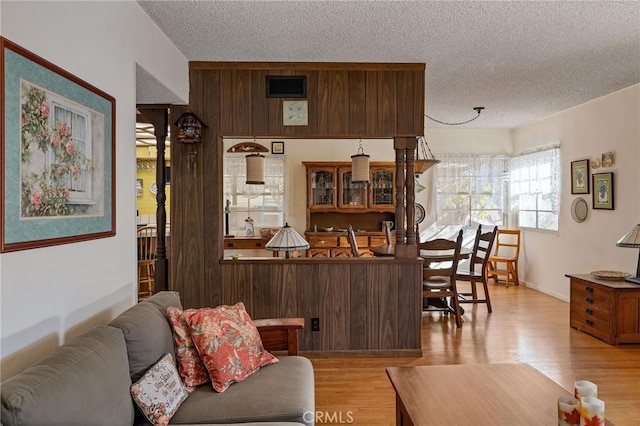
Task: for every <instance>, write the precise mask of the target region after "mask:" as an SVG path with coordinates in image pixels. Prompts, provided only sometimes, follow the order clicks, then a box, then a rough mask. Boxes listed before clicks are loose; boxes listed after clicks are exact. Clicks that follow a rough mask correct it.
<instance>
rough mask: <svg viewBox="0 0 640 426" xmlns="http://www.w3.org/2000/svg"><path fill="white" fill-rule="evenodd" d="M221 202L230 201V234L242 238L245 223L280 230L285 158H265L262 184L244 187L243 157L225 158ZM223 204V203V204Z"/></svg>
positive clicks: (283, 201) (284, 192) (228, 156)
mask: <svg viewBox="0 0 640 426" xmlns="http://www.w3.org/2000/svg"><path fill="white" fill-rule="evenodd" d="M223 163H224V172H223V173H224V179H223V180H224V186H223V188H224V199H225V200H229V201H230V203H231V204H230V214H229V225H230V232H231V233H232V234H236V235H238V234H242V232H241V231H242V229H243V227H244V224H245V219H246V218H247V217H251V218H252V219H253V224H254V226H255V228H256V234H257V232H258V231H257V230H258V228H260V227H274V226H283V225H284V217H285V216H286V208H287V197H286V194H287V182H286V173H285V170H286V156H285V155H268V154H267V155H265V165H264V171H265V184H264V185H247V184H246V183H245V182H246V180H247V167H246V160H245V155H244V154H225V155H224V159H223ZM225 202H226V201H225Z"/></svg>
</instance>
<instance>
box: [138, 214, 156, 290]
mask: <svg viewBox="0 0 640 426" xmlns="http://www.w3.org/2000/svg"><path fill="white" fill-rule="evenodd" d="M157 241H158V232H157V228H156V226H155V225H148V226H145V227H142V228H140V229H138V298H145V297H149V296H151V295H152V294H153V288H154V285H155V281H156V279H155V278H156V244H157Z"/></svg>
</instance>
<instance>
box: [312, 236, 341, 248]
mask: <svg viewBox="0 0 640 426" xmlns="http://www.w3.org/2000/svg"><path fill="white" fill-rule="evenodd" d="M309 245H310V246H311V248H321V247H328V248H331V247H337V246H338V238H336V237H329V236H327V237H309Z"/></svg>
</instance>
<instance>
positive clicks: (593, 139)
mask: <svg viewBox="0 0 640 426" xmlns="http://www.w3.org/2000/svg"><path fill="white" fill-rule="evenodd" d="M513 135H514V153H516V154H517V153H519V152H523V151H527V150H530V149H533V148H535V147H539V146H544V145H548V144H550V143H553V142H560V151H561V162H562V182H561V185H562V186H561V191H562V199H561V206H560V222H559V232H558V233H557V234H556V233H543V232H535V231H525V232H524V235H523V242H524V249H523V252H522V259H521V262H520V267H521V275H522V278H523V279H524V280H525V281H526V282H527V284H528V285H530V286H532V287H534V288H537V289H539V290H541V291H543V292H546V293H549V294H552V295H555V296H557V297H559V298H561V299H564V300H568V299H569V280H568V279H567V278H566V277H564V274H567V273H583V274H585V273H589V272H591V271H594V270H598V269H614V270H622V271H627V272H631V273H634V274H635V268H636V265H637V260H638V250H637V249H628V248H618V247H616V246H615V243H616V241H617V240H618V239H619V238H620V237H622V235H624V234H625V233H627V232H628V231H629V230H630V229H631V227H632V226H633V225H635V224H637V223H640V168H639V167H638V164H640V85H635V86H632V87H629V88H626V89H624V90H621V91H618V92H615V93H613V94H610V95H607V96H604V97H602V98H598V99H595V100H592V101H590V102H587V103H585V104H583V105H579V106H577V107H574V108H571V109H569V110H566V111H563V112H561V113H558V114H555V115H553V116H551V117H548V118H545V119H542V120H539V121H537V122H534V123H531V124H528V125H525V126H522V127H519V128H517V129H515V130H514V132H513ZM608 151H613V152H614V159H615V164H614V165H613V167H607V168H603V167H601V168H599V169H595V170H591V172H592V173H593V172H596V173H599V172H609V171H611V172H613V173H614V201H615V210H613V211H610V210H592V209H591V207H592V206H593V203H592V198H591V197H592V196H591V194H589V195H581V196H582V197H583V198H585V200H586V201H587V204H588V205H589V209H590V210H589V216H588V217H587V220H586V221H585V222H583V223H576V222H574V221H573V219H572V218H571V211H570V207H571V203H572V202H573V200H574V199H576V198H577V197H578V196H579V195H571V187H570V171H569V170H570V169H569V167H570V163H571V161H574V160H583V159H590V160H591V159H600V158H601V155H602V153H603V152H608ZM591 192H592V193H593V190H592V191H591Z"/></svg>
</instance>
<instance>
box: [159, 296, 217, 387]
mask: <svg viewBox="0 0 640 426" xmlns="http://www.w3.org/2000/svg"><path fill="white" fill-rule="evenodd" d="M196 311H197V309H187V310H185V311H184V312H183V311H182V310H181V309H179V308H176V307H175V306H169V307H168V308H167V315H168V316H169V321H170V322H171V327H172V328H173V343H174V346H175V349H176V358H177V360H178V371H179V372H180V376H182V380H183V381H184V384H185V386H186V387H187V390H188V391H189V392H192V391H193V389H194V388H195V387H196V386H198V385H201V384H203V383H207V382H209V381H210V380H209V372H208V371H207V367H205V366H204V364H203V363H202V360H201V359H200V355H198V350H197V349H196V346H195V345H194V344H193V339H191V334H189V325H188V324H187V321H185V319H184V313H185V312H186V313H187V314H188V315H192V314H194V313H195V312H196Z"/></svg>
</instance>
